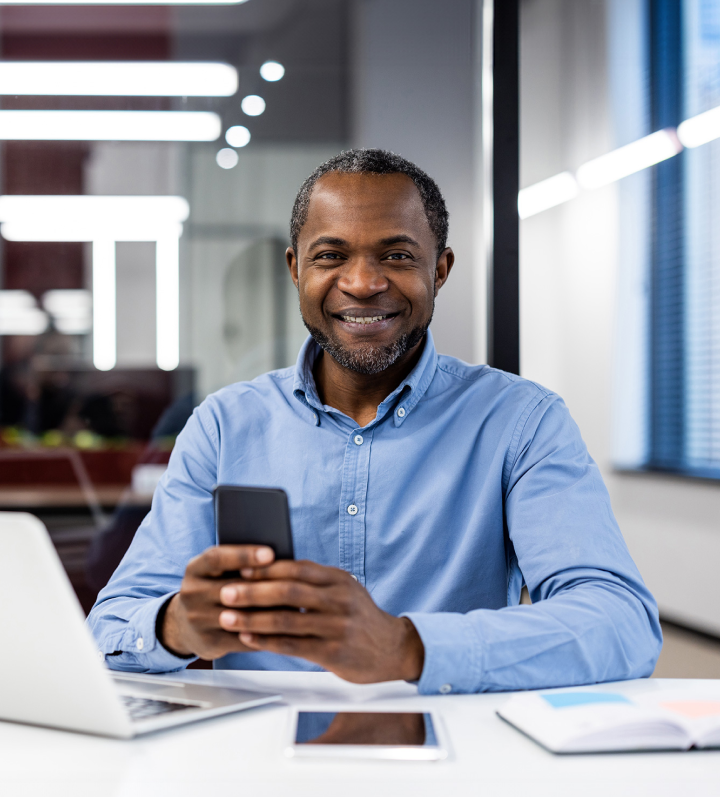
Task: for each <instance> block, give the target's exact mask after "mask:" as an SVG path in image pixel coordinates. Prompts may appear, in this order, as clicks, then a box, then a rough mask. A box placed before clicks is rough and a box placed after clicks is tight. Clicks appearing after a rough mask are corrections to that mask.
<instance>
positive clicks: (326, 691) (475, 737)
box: [0, 670, 720, 797]
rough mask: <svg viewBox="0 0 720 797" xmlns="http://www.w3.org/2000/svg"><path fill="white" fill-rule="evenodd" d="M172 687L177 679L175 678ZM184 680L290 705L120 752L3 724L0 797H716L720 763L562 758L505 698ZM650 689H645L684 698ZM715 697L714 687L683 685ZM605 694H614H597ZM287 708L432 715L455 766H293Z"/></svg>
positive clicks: (244, 677) (196, 674) (328, 679)
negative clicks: (501, 711) (511, 718)
mask: <svg viewBox="0 0 720 797" xmlns="http://www.w3.org/2000/svg"><path fill="white" fill-rule="evenodd" d="M174 677H177V676H174ZM183 678H185V679H187V680H205V679H208V680H210V679H213V680H215V681H216V682H221V683H228V684H233V685H234V684H242V685H243V686H255V687H258V688H262V689H264V690H268V689H271V690H275V691H279V692H282V693H283V695H284V696H285V705H276V706H267V707H264V708H259V709H254V710H251V711H246V712H242V713H240V714H235V715H232V716H229V717H223V718H220V719H214V720H209V721H206V722H203V723H198V724H196V725H190V726H187V727H185V728H176V729H173V730H170V731H165V732H163V733H159V734H156V735H154V736H152V737H147V738H144V739H136V740H133V741H115V740H109V739H101V738H96V737H91V736H83V735H80V734H74V733H67V732H63V731H52V730H45V729H42V728H32V727H28V726H23V725H14V724H10V723H4V722H0V795H2V797H16V795H17V796H18V797H20V796H21V797H35V795H38V797H39V796H40V795H42V797H66V796H67V797H85V796H86V795H87V796H88V797H90V795H92V797H185V796H186V795H192V796H193V797H240V795H252V797H273V796H274V795H282V797H296V796H297V797H319V796H320V795H333V797H335V796H336V795H337V797H355V796H356V795H361V797H382V796H383V795H392V797H405V795H410V796H411V797H415V796H416V795H418V796H424V795H440V797H464V795H478V797H495V795H502V796H503V797H506V796H507V797H510V796H511V795H512V796H515V795H517V797H525V796H527V797H544V796H545V795H548V797H564V796H565V795H568V796H569V795H572V796H573V797H594V795H598V796H602V797H625V795H627V796H628V797H630V796H632V797H644V796H645V795H647V796H648V797H670V796H671V795H672V797H705V795H708V797H709V796H710V795H712V797H718V795H720V751H717V752H715V751H707V752H690V753H640V754H637V753H633V754H623V755H607V754H606V755H580V756H554V755H552V754H551V753H548V752H546V751H545V750H543V749H542V748H540V747H538V746H537V745H536V744H535V743H534V742H532V741H530V740H529V739H527V738H525V737H524V736H522V735H521V734H519V733H518V732H517V731H515V730H514V729H513V728H511V727H510V726H509V725H507V724H505V723H504V722H503V721H502V720H500V719H499V718H498V717H497V716H496V715H495V709H496V708H497V707H498V706H500V705H501V704H502V702H503V701H504V700H507V695H503V694H494V695H466V696H460V695H458V696H448V697H430V698H428V697H420V696H418V695H417V692H416V690H415V688H414V687H411V686H409V685H408V684H405V683H397V682H396V683H390V684H380V685H375V686H352V685H349V684H346V683H345V682H344V681H341V680H340V679H338V678H336V677H335V676H333V675H329V674H326V673H265V672H263V673H247V672H244V673H243V672H217V673H215V672H210V671H202V670H195V671H189V672H187V673H185V674H184V676H183ZM679 683H680V682H678V681H660V680H649V681H647V680H645V681H632V682H627V683H624V684H623V685H622V689H623V691H624V692H625V693H626V694H631V693H632V692H633V691H637V690H648V689H658V688H659V687H661V686H678V685H679ZM683 685H684V686H686V687H687V688H688V689H693V690H698V692H703V691H704V693H705V694H708V693H710V694H712V695H713V696H717V695H719V694H720V682H718V681H685V682H683ZM598 688H605V689H607V688H610V689H613V688H615V689H617V688H618V687H617V686H615V687H612V686H608V685H605V686H602V687H598ZM287 704H296V705H303V706H308V707H312V706H317V705H318V704H320V705H322V706H323V707H325V708H326V709H327V708H329V707H330V705H333V706H334V707H337V706H338V705H346V706H347V705H348V704H364V705H368V704H372V706H373V708H377V709H382V708H394V709H398V708H402V709H407V710H410V709H412V710H423V709H425V710H426V709H428V708H432V709H434V710H435V711H436V712H438V713H439V715H440V716H441V718H442V720H443V721H444V724H445V727H446V729H447V731H448V735H449V737H450V742H451V746H452V750H451V758H450V760H449V761H446V762H439V763H426V762H418V763H406V762H377V763H376V762H340V761H333V760H328V761H311V760H295V759H287V758H285V756H284V754H283V744H284V740H285V736H286V729H287V723H288V706H287Z"/></svg>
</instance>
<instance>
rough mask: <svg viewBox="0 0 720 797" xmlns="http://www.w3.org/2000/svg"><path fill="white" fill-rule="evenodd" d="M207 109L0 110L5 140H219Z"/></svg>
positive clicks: (218, 126) (0, 127) (213, 117)
mask: <svg viewBox="0 0 720 797" xmlns="http://www.w3.org/2000/svg"><path fill="white" fill-rule="evenodd" d="M221 132H222V125H221V122H220V117H219V116H218V115H217V114H215V113H210V112H207V111H0V140H4V141H215V140H216V139H217V138H218V137H219V136H220V133H221Z"/></svg>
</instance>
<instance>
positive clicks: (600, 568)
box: [89, 150, 661, 694]
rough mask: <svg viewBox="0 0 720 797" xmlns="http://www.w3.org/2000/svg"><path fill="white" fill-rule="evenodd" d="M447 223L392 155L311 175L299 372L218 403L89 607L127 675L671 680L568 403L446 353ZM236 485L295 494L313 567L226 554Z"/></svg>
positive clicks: (438, 682)
mask: <svg viewBox="0 0 720 797" xmlns="http://www.w3.org/2000/svg"><path fill="white" fill-rule="evenodd" d="M447 229H448V216H447V211H446V209H445V203H444V201H443V198H442V195H441V193H440V191H439V189H438V187H437V185H436V184H435V183H434V182H433V181H432V180H431V179H430V178H429V177H428V176H427V175H426V174H425V173H424V172H422V171H421V170H420V169H418V168H417V167H416V166H414V165H413V164H411V163H409V162H408V161H406V160H404V159H402V158H400V157H398V156H395V155H392V154H391V153H387V152H384V151H382V150H353V151H350V152H346V153H343V154H341V155H338V156H337V157H335V158H332V159H331V160H330V161H328V162H327V163H325V164H323V165H322V166H320V167H319V168H318V169H317V170H316V171H315V172H314V173H313V174H312V175H311V176H310V177H309V178H308V179H307V180H306V181H305V183H304V184H303V186H302V187H301V189H300V193H299V194H298V197H297V199H296V202H295V206H294V209H293V214H292V221H291V238H292V247H291V248H290V249H288V251H287V262H288V266H289V269H290V274H291V277H292V279H293V281H294V283H295V285H296V286H297V289H298V294H299V299H300V311H301V313H302V316H303V319H304V321H305V325H306V326H307V328H308V330H309V331H310V335H311V337H310V338H308V340H307V341H306V343H305V345H304V346H303V348H302V350H301V352H300V355H299V357H298V361H297V365H296V367H295V368H288V369H285V370H282V371H276V372H273V373H270V374H266V375H264V376H262V377H259V378H258V379H256V380H254V381H253V382H250V383H240V384H237V385H232V386H230V387H227V388H225V389H223V390H221V391H219V392H218V393H216V394H214V395H212V396H210V397H209V398H208V399H207V400H206V401H205V402H204V403H203V404H202V405H201V406H200V407H199V408H198V409H197V410H196V411H195V413H194V415H193V417H192V418H191V419H190V421H189V422H188V424H187V426H186V428H185V430H184V431H183V432H182V434H181V435H180V437H179V438H178V441H177V444H176V447H175V450H174V451H173V455H172V458H171V461H170V466H169V468H168V471H167V473H166V475H165V477H164V478H163V480H162V481H161V483H160V486H159V487H158V490H157V492H156V494H155V498H154V501H153V508H152V511H151V513H150V515H149V516H148V517H147V518H146V520H145V521H144V523H143V525H142V526H141V527H140V529H139V531H138V534H137V536H136V538H135V540H134V542H133V544H132V546H131V548H130V550H129V552H128V554H127V555H126V556H125V558H124V560H123V562H122V563H121V565H120V566H119V568H118V570H117V571H116V573H115V575H114V576H113V578H112V580H111V581H110V583H109V584H108V586H107V587H106V588H105V589H104V590H103V591H102V592H101V593H100V595H99V597H98V602H97V604H96V606H95V607H94V609H93V611H92V614H91V615H90V619H89V621H90V624H91V626H92V628H93V630H94V632H95V635H96V637H97V640H98V644H99V646H100V650H101V651H102V653H103V654H104V655H105V657H106V661H107V662H108V664H109V665H110V666H111V667H114V668H119V669H127V670H136V671H146V672H155V671H166V670H176V669H180V668H182V667H183V666H185V665H186V664H187V663H188V661H190V660H192V659H193V658H194V657H198V656H200V657H202V658H204V659H213V660H214V661H215V666H216V667H221V668H240V669H319V668H325V669H327V670H331V671H332V672H335V673H337V674H338V675H339V676H341V677H343V678H345V679H347V680H350V681H355V682H373V681H382V680H391V679H406V680H409V681H417V682H418V686H419V689H420V691H421V692H422V693H426V694H433V693H442V694H446V693H449V692H477V691H484V690H502V689H523V688H537V687H549V686H560V685H570V684H582V683H593V682H597V681H604V680H614V679H621V678H633V677H639V676H646V675H649V674H650V673H651V672H652V669H653V666H654V663H655V660H656V658H657V654H658V652H659V649H660V645H661V635H660V630H659V624H658V618H657V609H656V606H655V603H654V601H653V599H652V596H651V595H650V594H649V592H648V591H647V589H646V588H645V586H644V584H643V582H642V580H641V578H640V575H639V574H638V572H637V570H636V568H635V566H634V564H633V562H632V560H631V558H630V556H629V554H628V552H627V549H626V547H625V544H624V542H623V539H622V536H621V534H620V531H619V529H618V528H617V525H616V523H615V521H614V518H613V516H612V511H611V508H610V502H609V499H608V495H607V492H606V490H605V487H604V485H603V483H602V480H601V477H600V474H599V472H598V469H597V467H596V465H595V464H594V462H593V461H592V459H591V458H590V457H589V455H588V453H587V451H586V449H585V446H584V444H583V442H582V439H581V437H580V434H579V431H578V429H577V427H576V426H575V424H574V423H573V421H572V420H571V418H570V416H569V414H568V412H567V409H566V408H565V406H564V404H563V403H562V401H561V400H560V398H559V397H558V396H556V395H554V394H553V393H550V392H549V391H547V390H545V389H544V388H541V387H539V386H538V385H535V384H533V383H531V382H528V381H526V380H523V379H520V378H519V377H516V376H513V375H511V374H506V373H504V372H502V371H497V370H494V369H492V368H488V367H487V366H470V365H467V364H465V363H463V362H460V361H459V360H455V359H453V358H451V357H444V356H438V354H437V353H436V351H435V347H434V345H433V340H432V336H431V334H430V332H429V331H428V325H429V324H430V320H431V318H432V313H433V306H434V300H435V297H436V295H437V293H438V291H439V290H440V288H441V287H442V286H443V284H444V283H445V281H446V280H447V278H448V275H449V273H450V271H451V269H452V267H453V262H454V256H453V253H452V250H451V249H449V248H448V247H447V246H446V238H447ZM217 483H226V484H227V483H229V484H245V485H257V486H271V487H282V488H283V489H285V490H286V491H287V493H288V496H289V500H290V507H291V515H292V524H293V536H294V542H295V551H296V555H297V559H298V561H294V562H289V561H278V562H273V561H272V559H273V557H272V551H270V550H269V549H267V548H259V547H254V546H220V547H218V546H215V545H214V541H215V539H214V523H213V520H214V519H213V505H212V495H211V490H212V487H213V485H215V484H217ZM238 569H239V570H240V571H241V574H242V577H243V579H242V581H237V580H235V581H233V580H227V579H222V578H221V575H222V574H223V573H226V572H227V571H231V570H238ZM523 582H524V583H526V584H527V586H528V590H529V593H530V597H531V599H532V601H533V605H531V606H525V605H518V604H519V598H520V591H521V588H522V585H523ZM274 606H285V607H288V606H289V607H296V608H300V609H302V610H303V611H300V612H298V611H293V610H287V609H285V610H282V609H281V610H277V609H271V608H268V607H274ZM248 608H252V609H253V611H246V609H248ZM264 608H268V610H263V609H264Z"/></svg>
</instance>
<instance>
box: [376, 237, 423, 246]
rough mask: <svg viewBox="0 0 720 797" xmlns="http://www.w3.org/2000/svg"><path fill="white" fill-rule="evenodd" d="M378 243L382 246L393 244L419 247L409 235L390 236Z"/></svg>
mask: <svg viewBox="0 0 720 797" xmlns="http://www.w3.org/2000/svg"><path fill="white" fill-rule="evenodd" d="M380 243H381V244H382V245H383V246H392V245H393V244H412V245H413V246H420V244H419V243H418V242H417V241H416V240H415V239H414V238H411V237H410V236H409V235H391V236H390V237H389V238H383V239H382V241H380Z"/></svg>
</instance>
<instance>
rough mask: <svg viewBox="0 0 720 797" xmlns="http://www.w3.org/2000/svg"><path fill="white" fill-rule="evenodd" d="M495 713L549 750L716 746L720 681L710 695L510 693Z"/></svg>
mask: <svg viewBox="0 0 720 797" xmlns="http://www.w3.org/2000/svg"><path fill="white" fill-rule="evenodd" d="M497 713H498V715H499V716H500V717H502V719H504V720H506V721H507V722H509V723H510V724H511V725H513V726H514V727H515V728H517V729H518V730H520V731H522V732H523V733H525V734H527V736H529V737H530V738H531V739H534V740H535V741H536V742H538V744H541V745H542V746H543V747H545V748H547V749H548V750H551V751H552V752H553V753H600V752H618V751H628V750H688V749H689V748H691V747H698V748H704V747H720V686H719V687H718V690H717V691H716V692H715V693H714V694H713V695H708V696H705V695H702V694H700V693H698V692H697V691H693V692H690V691H685V692H683V691H663V690H653V691H650V692H647V693H641V694H638V695H632V696H628V695H625V694H622V693H620V692H618V691H604V690H598V689H595V690H591V689H587V690H585V689H583V690H578V689H573V690H568V691H557V690H555V691H552V692H523V693H522V694H518V695H514V696H513V697H511V698H510V699H509V700H508V701H507V703H505V704H504V705H503V706H502V708H500V709H499V710H498V712H497Z"/></svg>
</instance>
